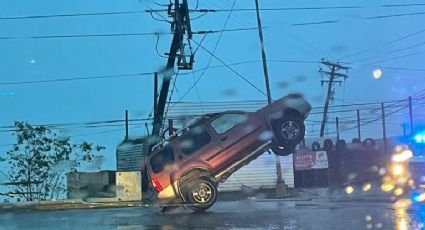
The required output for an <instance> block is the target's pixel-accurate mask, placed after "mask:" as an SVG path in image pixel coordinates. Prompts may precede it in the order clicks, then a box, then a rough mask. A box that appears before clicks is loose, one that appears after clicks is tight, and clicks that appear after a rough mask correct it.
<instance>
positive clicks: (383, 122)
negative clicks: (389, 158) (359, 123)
mask: <svg viewBox="0 0 425 230" xmlns="http://www.w3.org/2000/svg"><path fill="white" fill-rule="evenodd" d="M381 110H382V137H383V138H384V153H385V154H386V153H387V147H388V146H387V129H386V125H385V106H384V103H381Z"/></svg>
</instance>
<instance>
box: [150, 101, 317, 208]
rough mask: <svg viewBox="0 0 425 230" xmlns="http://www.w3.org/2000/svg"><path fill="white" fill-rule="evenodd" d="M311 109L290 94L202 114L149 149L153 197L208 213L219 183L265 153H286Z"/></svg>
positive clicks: (298, 138) (302, 129)
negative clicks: (248, 108) (252, 106)
mask: <svg viewBox="0 0 425 230" xmlns="http://www.w3.org/2000/svg"><path fill="white" fill-rule="evenodd" d="M310 111H311V105H310V104H309V103H308V102H307V101H306V100H305V99H304V98H303V96H301V95H299V94H290V95H288V96H286V97H283V98H281V99H279V100H276V101H274V102H273V103H271V104H270V105H267V106H265V107H263V108H261V109H259V110H257V111H256V112H244V111H226V112H222V113H214V114H206V115H204V116H203V117H201V118H200V119H198V120H196V121H194V122H193V123H192V124H190V125H189V126H188V127H187V128H185V129H183V130H180V131H179V132H177V133H176V134H174V135H173V136H171V137H169V138H168V140H167V141H164V142H162V143H159V144H158V145H156V146H154V147H153V149H152V153H151V155H150V156H149V157H148V158H147V161H146V167H147V172H148V176H149V178H150V182H151V184H152V186H153V188H154V189H155V190H156V191H157V192H158V198H159V199H160V200H161V201H162V202H163V203H164V204H166V203H175V204H190V205H189V207H191V208H192V209H194V210H196V211H204V210H206V209H208V208H209V207H210V206H211V205H212V204H213V203H214V202H215V200H216V197H217V186H218V184H219V183H221V182H224V181H225V180H226V179H227V178H228V177H229V176H230V175H231V174H232V173H234V172H235V171H236V170H238V169H239V168H241V167H242V166H244V165H246V164H248V163H249V162H251V161H252V160H254V159H255V158H257V157H258V156H259V155H261V154H263V153H264V152H266V151H268V150H269V149H272V150H273V152H274V153H275V154H278V155H288V154H291V153H292V152H293V150H294V149H295V147H296V145H297V144H299V143H300V142H301V141H302V139H303V138H304V133H305V126H304V120H305V119H306V118H307V116H308V114H309V113H310Z"/></svg>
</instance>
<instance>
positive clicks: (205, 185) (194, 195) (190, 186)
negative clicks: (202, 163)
mask: <svg viewBox="0 0 425 230" xmlns="http://www.w3.org/2000/svg"><path fill="white" fill-rule="evenodd" d="M185 184H186V185H185V186H184V188H183V193H184V196H185V199H186V202H187V203H188V204H189V205H190V206H189V207H190V208H191V209H193V210H194V211H196V212H203V211H206V210H207V209H208V208H210V207H211V206H212V205H213V204H214V203H215V201H216V198H217V187H216V185H215V184H214V183H213V182H212V181H211V180H210V179H209V178H207V177H201V178H196V179H193V180H191V181H188V182H187V183H185Z"/></svg>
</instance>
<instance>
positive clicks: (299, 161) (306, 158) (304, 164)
mask: <svg viewBox="0 0 425 230" xmlns="http://www.w3.org/2000/svg"><path fill="white" fill-rule="evenodd" d="M315 163H316V152H314V151H311V150H308V149H300V150H298V151H296V152H295V153H294V169H295V170H297V171H300V170H310V169H312V168H313V166H314V165H315Z"/></svg>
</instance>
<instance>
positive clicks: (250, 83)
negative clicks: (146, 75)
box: [191, 39, 267, 96]
mask: <svg viewBox="0 0 425 230" xmlns="http://www.w3.org/2000/svg"><path fill="white" fill-rule="evenodd" d="M191 41H193V42H195V43H196V44H198V45H199V46H200V47H201V48H202V49H203V50H205V52H207V53H209V54H210V55H211V56H213V57H214V58H215V59H217V60H218V61H219V62H221V63H222V64H223V65H225V66H226V67H227V68H228V69H229V70H230V71H232V72H233V73H234V74H236V75H237V76H238V77H239V78H241V79H242V80H244V81H245V82H246V83H248V84H249V85H251V86H252V87H253V88H255V89H256V90H257V91H258V92H260V93H261V94H263V95H264V96H267V94H266V93H265V92H264V91H262V90H261V89H260V88H258V87H257V86H256V85H255V84H253V83H252V82H251V81H249V80H248V79H247V78H246V77H244V76H243V75H242V74H240V73H239V72H237V71H236V70H235V69H233V68H232V67H231V66H229V65H227V64H226V63H225V62H224V61H223V60H221V59H220V58H219V57H217V56H216V55H215V54H213V53H212V52H211V51H209V50H208V49H206V48H205V47H204V46H202V45H201V44H200V43H198V42H197V41H195V40H194V39H191Z"/></svg>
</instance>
